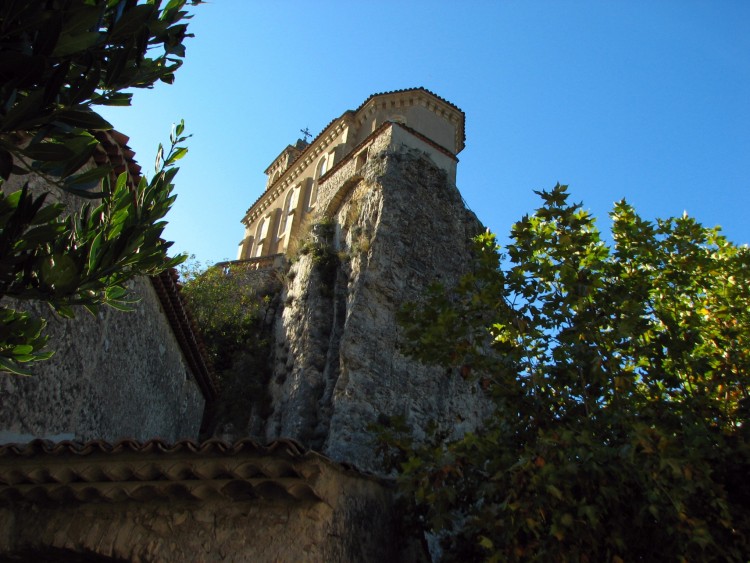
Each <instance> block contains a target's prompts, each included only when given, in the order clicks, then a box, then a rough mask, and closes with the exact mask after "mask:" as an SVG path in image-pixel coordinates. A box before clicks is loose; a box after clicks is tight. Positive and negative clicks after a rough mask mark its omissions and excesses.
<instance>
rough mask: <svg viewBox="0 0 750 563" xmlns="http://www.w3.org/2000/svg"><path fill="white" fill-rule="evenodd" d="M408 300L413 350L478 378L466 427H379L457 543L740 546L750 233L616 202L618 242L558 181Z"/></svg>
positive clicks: (561, 553) (607, 553)
mask: <svg viewBox="0 0 750 563" xmlns="http://www.w3.org/2000/svg"><path fill="white" fill-rule="evenodd" d="M540 195H541V197H542V199H543V205H542V207H541V208H539V209H538V210H537V211H536V212H535V213H534V214H533V215H531V216H526V217H524V218H523V219H522V220H521V221H519V222H518V223H516V224H515V225H514V227H513V230H512V236H511V243H510V244H509V245H508V247H507V248H506V249H505V254H504V255H503V254H501V253H500V252H499V248H498V247H497V246H496V243H495V239H494V237H493V236H492V235H490V234H486V235H483V236H480V237H479V238H478V240H477V247H476V248H477V251H476V254H477V260H476V268H475V270H474V271H473V273H471V274H469V275H467V276H465V277H464V278H463V279H462V280H461V282H460V283H459V284H458V286H457V287H455V288H453V289H451V290H446V289H443V288H439V287H436V288H434V289H433V290H432V291H431V293H430V294H429V295H428V296H427V298H426V300H425V302H424V303H422V304H420V305H411V306H410V307H408V308H407V309H406V310H405V311H404V313H403V319H402V320H403V322H404V326H405V330H406V335H407V340H408V341H409V344H408V345H407V351H408V352H409V353H411V354H412V355H414V356H416V357H417V358H420V359H421V360H423V361H425V362H432V363H438V364H442V365H444V366H450V367H453V368H456V369H455V370H453V372H454V373H456V374H457V375H455V376H458V374H460V375H462V376H463V377H471V378H477V379H478V380H479V382H480V385H479V388H480V389H483V390H484V392H485V393H486V394H487V396H488V397H490V398H491V399H492V400H493V401H494V404H495V407H496V408H495V413H494V415H493V417H492V418H491V419H490V420H488V421H487V422H486V425H485V426H484V427H483V428H481V429H480V430H478V431H477V432H475V433H472V434H468V435H466V436H464V437H463V438H461V439H453V440H437V439H436V440H435V441H434V442H433V443H432V444H429V445H426V446H414V445H412V442H411V440H410V439H409V437H408V435H407V433H406V432H405V431H404V430H405V429H403V428H402V429H401V430H400V431H399V429H398V428H397V427H391V428H390V429H389V430H388V433H389V435H386V439H387V442H388V444H389V445H390V447H391V452H390V454H391V455H392V456H394V455H395V456H396V458H397V459H398V461H399V462H400V463H398V469H399V471H400V482H401V485H402V489H403V490H404V492H405V493H406V496H407V497H408V498H409V499H410V500H412V501H413V502H414V504H415V514H416V519H417V521H418V522H419V523H420V524H421V525H422V526H424V527H425V528H426V529H428V530H432V531H434V532H437V533H438V534H439V535H440V537H442V538H443V545H444V548H445V559H446V560H451V561H485V560H486V561H591V562H594V561H634V560H642V561H745V560H746V559H747V557H748V555H750V543H749V540H748V538H750V486H748V485H747V475H748V469H750V450H749V449H748V442H747V440H748V437H749V435H748V428H747V424H748V407H749V406H750V399H748V375H749V374H750V361H749V360H750V318H748V317H749V315H750V251H748V248H747V247H737V246H735V245H733V244H731V243H729V242H728V241H727V240H726V239H725V238H724V237H723V236H722V235H721V234H720V232H719V230H718V229H709V228H705V227H703V226H701V225H700V224H699V223H698V222H696V221H695V220H694V219H692V218H690V217H687V216H683V217H679V218H672V219H667V220H657V221H656V222H654V223H652V222H649V221H645V220H643V219H642V218H641V217H639V216H638V214H636V212H635V211H634V210H633V208H632V207H631V206H630V205H628V204H627V203H626V202H624V201H622V202H620V203H618V204H616V206H615V207H614V211H613V212H612V214H611V218H612V220H613V226H612V240H613V242H612V244H611V245H607V244H605V242H604V241H603V240H602V238H601V236H600V232H599V231H598V229H597V227H596V225H595V222H594V219H593V218H592V217H591V216H590V215H589V214H588V213H587V212H585V211H584V210H583V209H582V208H581V205H580V204H572V203H570V202H569V196H568V193H567V190H566V187H564V186H557V187H555V189H553V190H552V191H551V192H542V193H541V194H540Z"/></svg>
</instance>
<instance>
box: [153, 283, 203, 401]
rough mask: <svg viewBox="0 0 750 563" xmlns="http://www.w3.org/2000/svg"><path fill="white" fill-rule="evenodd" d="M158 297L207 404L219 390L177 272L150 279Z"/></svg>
mask: <svg viewBox="0 0 750 563" xmlns="http://www.w3.org/2000/svg"><path fill="white" fill-rule="evenodd" d="M150 280H151V285H153V287H154V290H155V291H156V295H157V296H158V297H159V302H160V303H161V306H162V309H164V314H165V315H166V316H167V320H168V321H169V325H170V326H171V327H172V332H173V333H174V335H175V338H176V339H177V342H178V343H179V345H180V349H181V350H182V355H183V356H184V358H185V361H186V362H187V364H188V366H189V367H190V371H192V372H193V377H195V380H196V382H197V383H198V386H199V387H200V389H201V392H202V393H203V396H204V397H205V398H206V402H208V403H209V405H207V407H208V408H210V406H211V405H210V403H211V402H212V401H213V400H214V399H215V398H216V387H215V386H214V383H213V370H212V369H211V364H210V361H209V360H208V354H207V353H206V347H205V345H204V343H203V340H202V339H201V337H200V332H199V331H198V329H197V327H196V324H195V321H194V319H193V316H192V314H191V313H190V309H189V308H188V307H187V303H185V301H184V300H183V298H182V295H181V294H180V286H179V284H178V283H177V280H178V275H177V271H176V270H175V269H174V268H172V269H171V270H165V271H163V272H161V273H160V274H159V275H157V276H152V277H151V278H150Z"/></svg>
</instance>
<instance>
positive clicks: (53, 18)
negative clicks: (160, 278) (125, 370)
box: [0, 0, 198, 374]
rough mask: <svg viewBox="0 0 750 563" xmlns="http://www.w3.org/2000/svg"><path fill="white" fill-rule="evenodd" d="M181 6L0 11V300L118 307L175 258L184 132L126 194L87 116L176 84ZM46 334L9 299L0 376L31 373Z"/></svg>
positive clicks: (85, 4)
mask: <svg viewBox="0 0 750 563" xmlns="http://www.w3.org/2000/svg"><path fill="white" fill-rule="evenodd" d="M186 3H187V0H171V1H169V2H168V3H167V4H166V6H164V7H163V8H162V7H160V2H158V1H153V0H152V1H148V2H146V3H143V4H139V3H138V2H137V1H135V0H46V1H37V0H9V1H7V2H3V3H2V4H1V5H0V188H1V189H2V193H0V297H4V296H7V297H12V298H15V299H17V300H27V301H35V302H46V303H48V304H49V305H50V306H51V307H52V308H53V309H54V310H55V311H57V313H59V314H61V315H63V316H65V317H70V316H72V315H73V309H72V308H71V307H72V306H74V305H83V306H86V307H87V308H88V309H90V310H92V311H94V310H96V308H97V307H98V306H99V305H101V304H109V305H113V306H117V307H120V308H123V307H126V304H127V295H126V294H127V292H126V289H125V286H124V283H125V282H126V281H127V280H128V279H130V278H132V277H133V276H135V275H139V274H155V273H158V272H159V271H161V270H163V269H165V268H168V267H171V266H174V265H176V264H177V263H179V262H180V261H181V260H182V258H181V257H178V258H176V259H171V260H170V259H169V258H168V257H167V249H168V248H169V246H170V243H168V242H165V241H164V240H162V239H161V233H162V230H163V228H164V225H165V223H164V221H163V220H162V219H163V217H164V215H165V214H166V213H167V211H168V210H169V208H170V206H171V205H172V202H173V201H174V197H173V196H171V195H170V194H171V190H172V187H173V185H172V180H173V179H174V176H175V174H176V172H177V168H175V167H174V164H175V162H176V161H177V160H179V159H180V158H182V157H183V156H184V155H185V153H186V152H187V149H186V148H185V147H182V146H180V144H181V143H182V142H183V141H185V139H186V136H184V135H183V129H184V125H183V124H182V123H180V124H179V125H178V126H177V127H175V129H174V131H173V132H172V136H171V146H170V149H169V150H168V151H167V153H166V155H165V154H164V150H163V149H162V147H159V151H158V155H157V163H156V173H155V175H154V176H153V178H152V179H151V180H150V181H147V180H146V179H142V180H141V181H140V183H138V185H137V186H136V187H135V188H134V189H133V188H132V187H128V185H127V177H126V175H125V174H123V175H121V176H120V177H118V178H115V177H114V175H113V172H112V168H111V167H110V166H109V165H96V164H94V162H93V160H92V156H93V154H94V151H95V150H96V148H97V145H98V144H99V141H97V138H96V135H97V132H98V131H106V130H109V129H111V128H112V126H111V125H110V124H109V123H107V121H105V120H104V119H103V118H102V117H101V116H100V115H99V114H98V113H97V112H96V111H95V109H94V107H95V106H97V105H129V104H130V100H131V97H132V94H131V93H128V92H124V91H123V90H125V89H130V88H149V87H152V86H153V85H154V83H155V82H156V81H159V80H161V81H164V82H168V83H171V82H172V81H173V79H174V72H175V70H177V68H179V66H180V65H181V62H182V61H181V58H182V57H183V56H184V54H185V48H184V46H183V40H184V39H185V38H186V37H188V34H187V25H186V24H185V21H186V20H187V19H188V18H189V17H190V16H188V15H187V13H186V12H185V11H184V10H183V8H184V6H185V4H186ZM192 3H193V4H197V3H198V2H195V1H193V2H192ZM12 175H14V176H24V175H25V176H26V177H27V178H36V179H42V180H43V183H42V185H43V186H44V187H43V188H39V187H38V185H39V182H38V181H35V182H26V183H25V184H24V185H23V187H22V189H20V190H18V191H15V192H14V193H8V192H9V190H8V189H7V187H3V186H2V183H3V182H4V181H7V180H9V178H10V177H11V176H12ZM30 183H34V184H36V185H37V187H36V188H35V189H33V190H32V189H30V188H29V184H30ZM60 194H69V195H72V196H77V197H79V198H83V199H79V202H78V203H75V202H74V201H73V203H69V204H68V206H67V207H66V206H63V205H62V204H59V203H54V202H55V201H57V200H59V199H60V197H59V196H60ZM69 199H70V198H68V200H69ZM85 201H87V203H85V204H83V202H85ZM44 325H45V321H44V319H43V318H41V317H38V316H34V315H31V314H30V313H28V312H20V311H17V310H15V309H14V308H12V306H11V304H10V302H8V301H5V302H4V306H3V307H0V370H4V371H10V372H14V373H22V374H28V373H29V372H28V370H26V369H24V368H23V367H22V364H24V363H28V362H33V361H35V360H40V359H45V358H48V357H49V356H50V355H51V352H49V351H45V350H44V346H45V343H46V338H45V337H44V335H43V328H44Z"/></svg>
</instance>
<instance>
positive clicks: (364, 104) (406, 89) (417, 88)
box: [354, 86, 463, 113]
mask: <svg viewBox="0 0 750 563" xmlns="http://www.w3.org/2000/svg"><path fill="white" fill-rule="evenodd" d="M404 92H425V93H427V94H429V95H430V96H433V97H435V98H437V99H438V100H440V101H441V102H445V103H446V104H448V105H449V106H451V107H452V108H453V109H455V110H456V111H460V112H461V113H463V110H462V109H461V108H460V107H458V106H457V105H456V104H453V103H451V102H449V101H448V100H446V99H445V98H443V97H442V96H438V95H437V94H436V93H435V92H433V91H432V90H428V89H427V88H424V87H422V86H418V87H416V88H401V89H400V90H388V91H387V92H378V93H377V94H372V95H371V96H370V97H369V98H367V99H366V100H365V101H364V102H362V103H361V104H360V105H359V107H358V108H357V109H355V110H354V111H355V112H358V111H359V110H361V109H362V108H363V107H365V106H366V105H367V104H368V102H369V101H370V100H372V99H373V98H377V97H378V96H388V95H390V94H401V93H404Z"/></svg>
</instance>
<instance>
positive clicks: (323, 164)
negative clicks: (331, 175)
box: [315, 154, 328, 180]
mask: <svg viewBox="0 0 750 563" xmlns="http://www.w3.org/2000/svg"><path fill="white" fill-rule="evenodd" d="M327 171H328V155H327V154H326V155H323V158H321V159H320V160H319V161H318V173H317V174H316V175H315V179H316V180H317V179H318V178H320V177H321V176H322V175H323V174H325V173H326V172H327Z"/></svg>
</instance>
